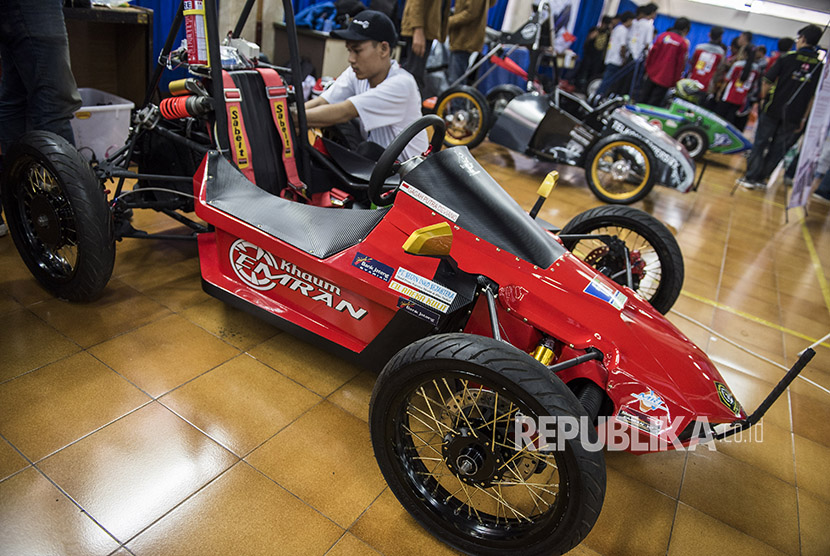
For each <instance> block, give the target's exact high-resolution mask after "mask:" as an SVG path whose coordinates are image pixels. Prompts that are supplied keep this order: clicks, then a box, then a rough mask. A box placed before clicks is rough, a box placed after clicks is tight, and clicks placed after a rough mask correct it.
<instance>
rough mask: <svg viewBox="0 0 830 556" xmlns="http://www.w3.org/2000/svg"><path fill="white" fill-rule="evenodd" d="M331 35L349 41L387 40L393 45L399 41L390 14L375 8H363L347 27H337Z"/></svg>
mask: <svg viewBox="0 0 830 556" xmlns="http://www.w3.org/2000/svg"><path fill="white" fill-rule="evenodd" d="M330 35H331V36H332V37H335V38H338V39H344V40H347V41H379V42H383V41H386V42H388V43H389V46H392V47H394V46H395V45H396V44H397V42H398V34H397V33H396V32H395V24H394V23H392V20H391V19H389V16H387V15H386V14H384V13H381V12H378V11H375V10H363V11H362V12H360V13H359V14H357V15H356V16H354V18H353V19H352V21H351V23H349V26H348V27H347V28H346V29H336V30H334V31H332V32H331V33H330Z"/></svg>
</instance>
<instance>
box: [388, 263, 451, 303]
mask: <svg viewBox="0 0 830 556" xmlns="http://www.w3.org/2000/svg"><path fill="white" fill-rule="evenodd" d="M395 280H397V281H399V282H402V283H404V284H406V285H407V286H410V287H412V288H415V289H416V290H419V291H422V292H424V293H425V294H427V295H430V296H432V297H434V298H436V299H439V300H441V301H443V302H444V303H452V301H453V299H455V295H456V294H455V292H454V291H452V290H451V289H449V288H445V287H444V286H442V285H441V284H438V283H436V282H433V281H432V280H430V279H429V278H424V277H423V276H421V275H420V274H415V273H414V272H410V271H409V270H406V269H405V268H403V267H399V268H398V272H396V273H395Z"/></svg>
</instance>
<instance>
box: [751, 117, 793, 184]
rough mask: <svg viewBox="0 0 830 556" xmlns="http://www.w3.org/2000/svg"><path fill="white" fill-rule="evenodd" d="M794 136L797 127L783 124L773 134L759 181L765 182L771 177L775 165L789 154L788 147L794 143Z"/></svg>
mask: <svg viewBox="0 0 830 556" xmlns="http://www.w3.org/2000/svg"><path fill="white" fill-rule="evenodd" d="M794 137H795V129H793V128H792V127H789V128H786V127H784V126H783V125H781V126H779V127H778V131H777V132H776V133H775V135H774V136H773V138H772V143H771V144H770V146H769V150H768V151H767V156H766V157H765V158H764V164H763V167H762V168H763V170H762V173H761V176H760V179H759V180H758V181H760V182H765V181H767V180H768V179H769V177H770V175H772V172H773V171H774V170H775V167H776V166H778V163H779V162H781V160H782V159H783V158H784V155H785V154H787V149H789V148H790V147H791V146H792V145H793V143H794V141H793V139H794Z"/></svg>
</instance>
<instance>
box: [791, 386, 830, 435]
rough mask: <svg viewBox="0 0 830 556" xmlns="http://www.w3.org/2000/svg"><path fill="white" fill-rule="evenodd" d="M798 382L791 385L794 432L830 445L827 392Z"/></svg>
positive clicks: (829, 416) (829, 414)
mask: <svg viewBox="0 0 830 556" xmlns="http://www.w3.org/2000/svg"><path fill="white" fill-rule="evenodd" d="M798 382H799V381H796V383H797V384H794V385H793V386H791V387H790V390H791V392H790V404H791V406H792V412H793V432H794V433H795V434H796V435H799V436H803V437H804V438H808V439H810V440H812V441H813V442H816V443H818V444H822V445H824V446H827V447H830V404H828V402H827V394H826V393H824V392H820V391H816V388H815V387H814V386H812V385H809V384H798ZM803 392H809V394H807V393H803ZM822 398H824V399H822Z"/></svg>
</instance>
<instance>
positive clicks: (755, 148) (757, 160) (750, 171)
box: [745, 114, 779, 182]
mask: <svg viewBox="0 0 830 556" xmlns="http://www.w3.org/2000/svg"><path fill="white" fill-rule="evenodd" d="M778 123H779V122H778V120H775V119H773V118H770V117H768V116H767V115H766V114H761V116H760V117H759V118H758V127H757V128H756V129H755V141H754V142H753V145H752V151H751V152H750V154H749V159H748V160H747V161H746V174H745V178H746V179H747V180H748V181H754V182H757V181H760V180H761V178H762V177H763V173H764V158H765V157H766V151H767V148H768V147H769V146H770V144H771V143H772V140H773V138H774V137H775V134H776V131H777V129H778Z"/></svg>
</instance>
